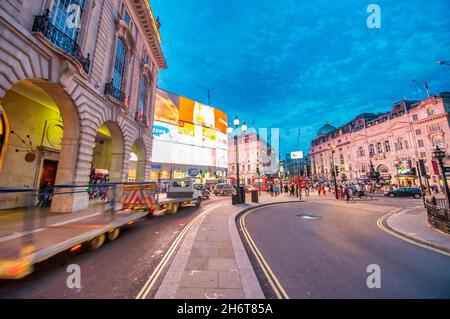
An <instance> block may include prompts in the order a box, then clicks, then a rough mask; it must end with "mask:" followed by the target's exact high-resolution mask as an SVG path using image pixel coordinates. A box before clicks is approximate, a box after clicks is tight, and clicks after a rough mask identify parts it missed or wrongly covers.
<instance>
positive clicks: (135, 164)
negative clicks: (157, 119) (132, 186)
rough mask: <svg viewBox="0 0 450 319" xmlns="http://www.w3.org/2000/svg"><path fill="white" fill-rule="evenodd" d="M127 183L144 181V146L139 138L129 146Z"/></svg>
mask: <svg viewBox="0 0 450 319" xmlns="http://www.w3.org/2000/svg"><path fill="white" fill-rule="evenodd" d="M128 181H129V182H144V181H145V144H144V141H143V140H142V139H141V138H139V139H137V140H136V141H135V142H134V144H133V145H132V146H131V154H130V166H129V169H128Z"/></svg>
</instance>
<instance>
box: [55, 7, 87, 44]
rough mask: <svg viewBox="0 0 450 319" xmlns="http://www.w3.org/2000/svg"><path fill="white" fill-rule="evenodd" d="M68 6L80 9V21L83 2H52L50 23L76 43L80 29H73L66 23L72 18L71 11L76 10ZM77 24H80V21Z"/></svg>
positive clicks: (72, 12)
mask: <svg viewBox="0 0 450 319" xmlns="http://www.w3.org/2000/svg"><path fill="white" fill-rule="evenodd" d="M70 5H77V6H79V8H80V9H81V11H80V19H81V15H82V13H83V7H84V0H54V1H53V5H52V9H51V14H50V21H51V23H52V24H53V25H54V26H55V27H56V28H57V29H58V30H59V31H61V32H63V33H65V34H66V35H68V36H69V37H70V38H71V39H72V40H74V41H75V42H76V41H77V38H78V32H79V30H80V29H79V28H73V27H72V26H71V25H70V24H68V23H67V21H68V20H69V18H72V15H73V14H74V11H73V10H75V9H73V8H76V7H75V6H71V7H69V6H70ZM69 9H70V10H69ZM75 13H76V12H75ZM72 21H73V20H72ZM79 22H80V23H81V20H80V21H79Z"/></svg>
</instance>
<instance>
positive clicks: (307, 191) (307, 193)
mask: <svg viewBox="0 0 450 319" xmlns="http://www.w3.org/2000/svg"><path fill="white" fill-rule="evenodd" d="M305 196H306V197H309V186H308V185H305Z"/></svg>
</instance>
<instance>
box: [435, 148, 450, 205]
mask: <svg viewBox="0 0 450 319" xmlns="http://www.w3.org/2000/svg"><path fill="white" fill-rule="evenodd" d="M445 156H446V155H445V152H444V151H443V150H441V149H440V148H439V146H436V150H435V151H434V152H433V157H434V158H435V159H437V160H438V161H439V166H440V167H441V172H442V179H443V181H444V188H445V198H446V199H447V205H450V201H449V198H448V193H449V191H448V183H447V178H446V176H445V169H444V162H443V159H444V158H445Z"/></svg>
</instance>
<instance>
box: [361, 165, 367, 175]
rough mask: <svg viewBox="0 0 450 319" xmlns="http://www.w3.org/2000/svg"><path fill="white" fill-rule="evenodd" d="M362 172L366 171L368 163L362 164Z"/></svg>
mask: <svg viewBox="0 0 450 319" xmlns="http://www.w3.org/2000/svg"><path fill="white" fill-rule="evenodd" d="M361 172H363V173H365V172H366V164H362V165H361Z"/></svg>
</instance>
